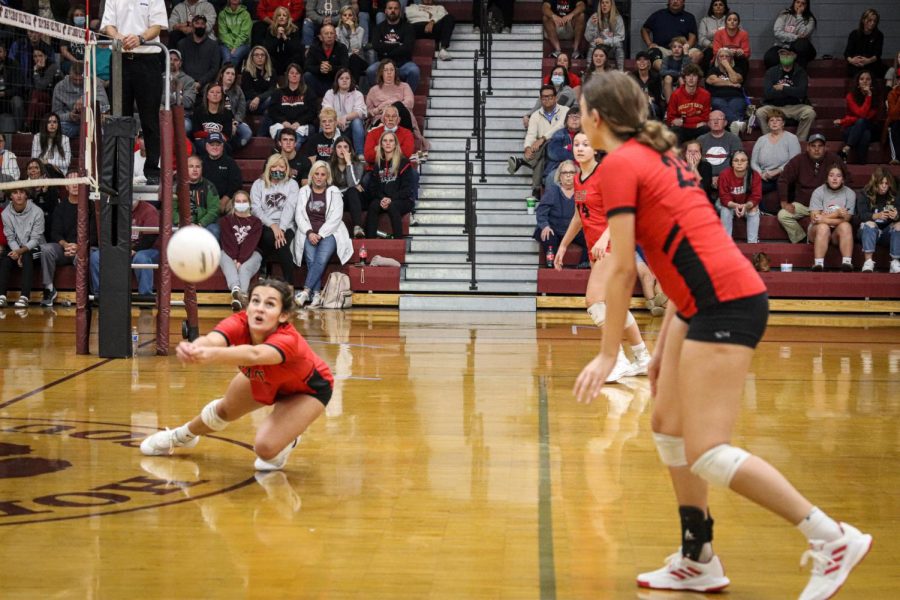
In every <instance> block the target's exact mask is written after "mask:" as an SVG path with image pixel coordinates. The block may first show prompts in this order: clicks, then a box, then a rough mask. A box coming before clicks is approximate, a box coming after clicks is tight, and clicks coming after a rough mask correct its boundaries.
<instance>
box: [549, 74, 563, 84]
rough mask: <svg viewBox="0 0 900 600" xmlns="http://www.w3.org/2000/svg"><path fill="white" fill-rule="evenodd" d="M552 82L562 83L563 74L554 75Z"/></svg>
mask: <svg viewBox="0 0 900 600" xmlns="http://www.w3.org/2000/svg"><path fill="white" fill-rule="evenodd" d="M550 82H551V83H552V84H553V85H562V82H563V76H562V75H554V76H553V77H551V78H550Z"/></svg>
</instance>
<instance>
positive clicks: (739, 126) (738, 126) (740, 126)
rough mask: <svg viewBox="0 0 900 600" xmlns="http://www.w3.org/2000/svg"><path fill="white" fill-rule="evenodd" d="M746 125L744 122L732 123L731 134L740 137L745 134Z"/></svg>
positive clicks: (730, 126) (729, 127)
mask: <svg viewBox="0 0 900 600" xmlns="http://www.w3.org/2000/svg"><path fill="white" fill-rule="evenodd" d="M744 125H745V123H744V122H743V121H732V122H731V125H729V126H728V129H730V130H731V133H733V134H734V135H738V136H739V135H741V134H742V133H743V132H744Z"/></svg>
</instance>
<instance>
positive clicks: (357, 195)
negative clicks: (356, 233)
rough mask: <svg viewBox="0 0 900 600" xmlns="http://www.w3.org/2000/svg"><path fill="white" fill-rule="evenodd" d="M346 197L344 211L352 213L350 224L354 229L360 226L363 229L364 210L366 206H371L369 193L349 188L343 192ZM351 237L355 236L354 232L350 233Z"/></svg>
mask: <svg viewBox="0 0 900 600" xmlns="http://www.w3.org/2000/svg"><path fill="white" fill-rule="evenodd" d="M343 196H344V210H348V211H350V224H351V226H352V227H356V226H357V225H359V226H360V227H362V224H363V220H362V208H363V205H364V204H365V205H366V206H368V205H369V195H368V193H367V192H365V191H362V192H360V191H359V190H358V189H356V188H355V187H349V188H347V189H346V190H344V192H343ZM350 235H351V236H352V235H353V232H352V231H351V232H350Z"/></svg>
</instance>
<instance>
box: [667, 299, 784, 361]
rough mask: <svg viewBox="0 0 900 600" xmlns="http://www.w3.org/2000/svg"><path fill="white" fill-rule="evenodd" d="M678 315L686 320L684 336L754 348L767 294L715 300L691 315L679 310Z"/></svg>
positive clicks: (763, 325) (766, 314) (765, 315)
mask: <svg viewBox="0 0 900 600" xmlns="http://www.w3.org/2000/svg"><path fill="white" fill-rule="evenodd" d="M678 318H679V319H681V320H682V321H684V322H685V323H687V324H688V331H687V336H686V339H689V340H694V341H697V342H712V343H714V344H738V345H740V346H747V347H748V348H756V345H757V344H759V340H761V339H762V336H763V333H765V331H766V322H767V321H768V320H769V295H768V294H766V293H765V292H763V293H762V294H758V295H756V296H750V297H749V298H740V299H739V300H730V301H728V302H722V303H719V304H714V305H713V306H710V307H707V308H703V309H700V310H699V311H697V313H696V314H695V315H694V316H693V317H691V318H687V317H685V316H684V315H682V314H681V313H678Z"/></svg>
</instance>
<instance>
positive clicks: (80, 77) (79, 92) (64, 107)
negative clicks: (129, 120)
mask: <svg viewBox="0 0 900 600" xmlns="http://www.w3.org/2000/svg"><path fill="white" fill-rule="evenodd" d="M83 97H84V65H83V64H82V63H72V68H71V69H69V74H68V75H66V76H65V77H64V78H63V80H62V81H60V82H59V83H57V84H56V87H54V88H53V105H52V108H51V110H52V112H55V113H56V114H58V115H59V124H60V127H61V128H62V132H63V134H64V135H65V136H66V137H69V138H77V137H78V135H79V133H81V116H82V113H83V112H84V100H83ZM97 100H98V101H99V102H100V112H101V113H104V114H106V113H108V112H109V99H108V98H107V96H106V90H105V89H104V87H103V86H102V85H98V86H97Z"/></svg>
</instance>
